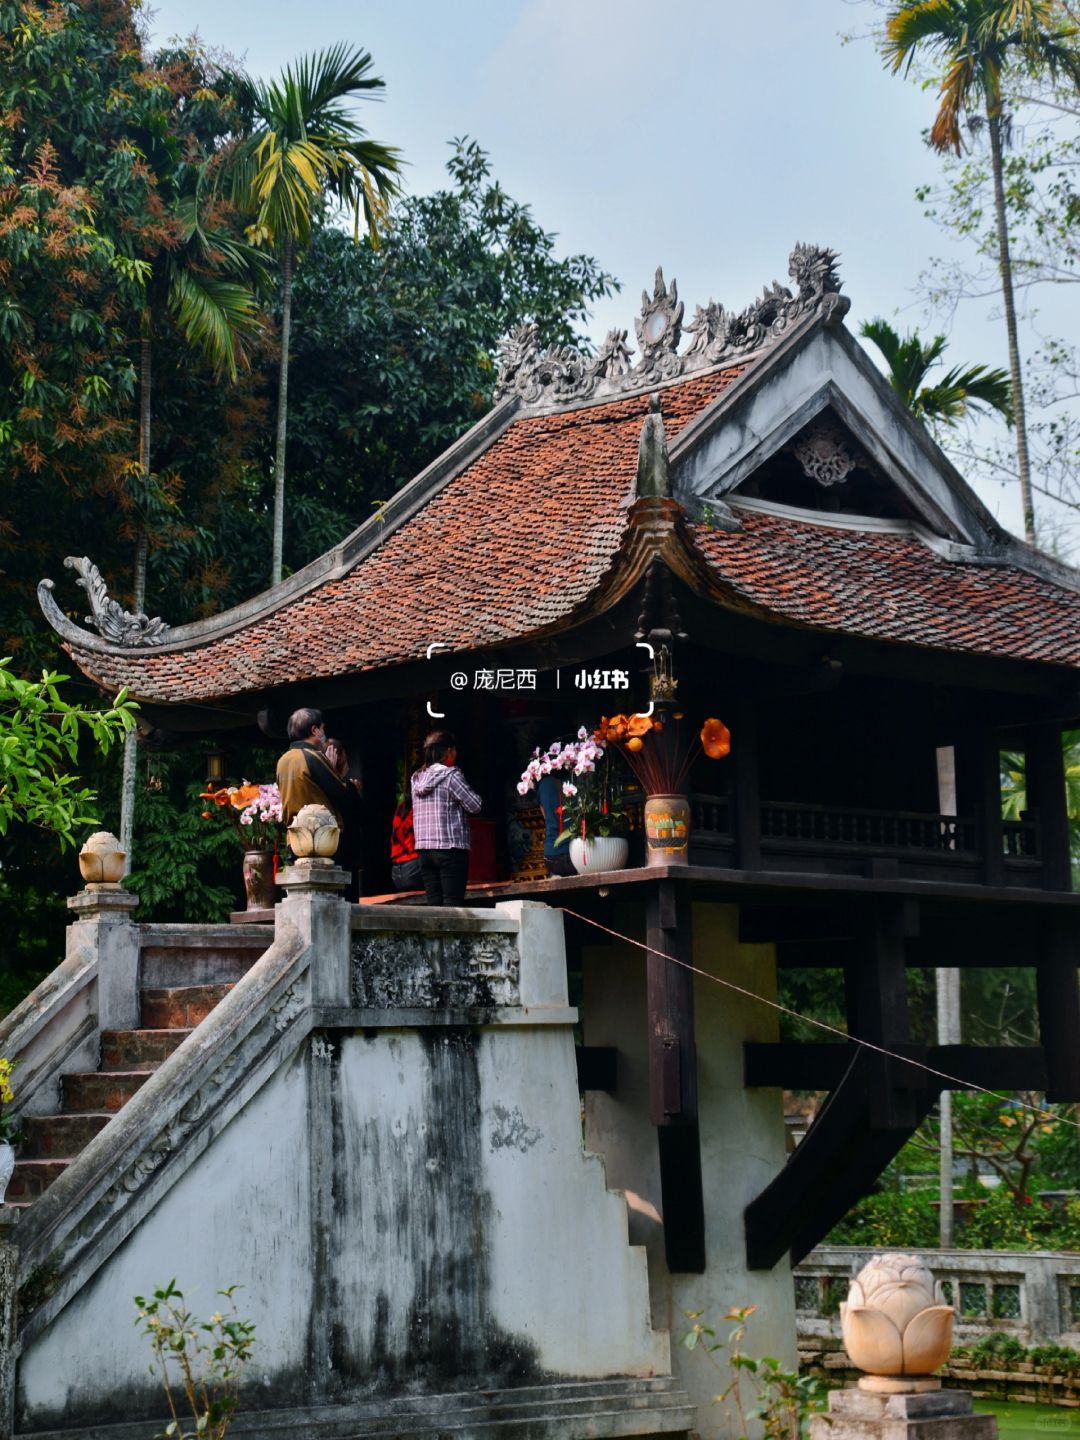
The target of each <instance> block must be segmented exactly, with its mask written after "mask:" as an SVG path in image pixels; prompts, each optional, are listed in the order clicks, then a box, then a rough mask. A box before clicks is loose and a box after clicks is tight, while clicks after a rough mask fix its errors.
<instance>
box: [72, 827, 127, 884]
mask: <svg viewBox="0 0 1080 1440" xmlns="http://www.w3.org/2000/svg"><path fill="white" fill-rule="evenodd" d="M126 858H127V857H126V854H125V852H124V851H123V850H121V849H120V841H119V840H118V839H117V838H116V836H115V835H112V834H110V833H109V831H108V830H98V831H96V832H95V833H94V834H93V835H91V836H90V838H89V840H87V842H86V844H85V845H84V846H83V847H82V849H81V850H80V851H79V871H80V873H81V875H82V877H83V879H84V880H85V881H86V883H87V884H88V885H118V884H119V883H120V881H121V880H122V879H123V878H124V861H125V859H126Z"/></svg>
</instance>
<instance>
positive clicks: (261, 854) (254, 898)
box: [244, 850, 274, 910]
mask: <svg viewBox="0 0 1080 1440" xmlns="http://www.w3.org/2000/svg"><path fill="white" fill-rule="evenodd" d="M244 894H245V895H246V896H247V908H248V909H249V910H272V909H273V908H274V852H273V851H272V850H245V851H244Z"/></svg>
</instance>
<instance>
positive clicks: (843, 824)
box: [761, 800, 978, 859]
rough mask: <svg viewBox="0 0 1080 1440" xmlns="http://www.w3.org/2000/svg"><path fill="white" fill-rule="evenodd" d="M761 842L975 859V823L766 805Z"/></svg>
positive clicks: (883, 812)
mask: <svg viewBox="0 0 1080 1440" xmlns="http://www.w3.org/2000/svg"><path fill="white" fill-rule="evenodd" d="M761 838H762V840H763V841H766V840H788V841H790V840H794V841H799V842H804V843H807V844H810V845H818V846H827V847H829V848H830V849H833V848H836V847H843V848H845V849H848V848H850V849H855V850H858V851H860V852H864V853H865V852H867V851H870V852H872V853H874V854H878V855H904V854H908V853H910V852H911V851H913V850H922V851H932V852H933V853H934V854H936V855H946V856H947V855H955V856H957V857H958V858H959V857H960V856H966V857H968V858H970V859H975V858H976V856H977V854H978V842H977V837H976V825H975V821H974V820H968V819H961V818H958V817H957V816H955V815H925V814H923V815H920V814H916V813H914V812H912V811H905V810H858V809H852V808H847V807H844V808H834V807H832V806H829V807H828V808H826V807H825V806H819V805H795V804H790V803H781V802H777V801H772V800H768V801H766V802H765V803H764V804H763V805H762V807H761Z"/></svg>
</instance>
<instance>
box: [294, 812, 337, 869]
mask: <svg viewBox="0 0 1080 1440" xmlns="http://www.w3.org/2000/svg"><path fill="white" fill-rule="evenodd" d="M286 833H287V834H288V837H289V849H290V850H291V851H292V853H293V854H294V855H295V856H296V858H297V859H298V860H308V859H311V858H318V859H323V860H328V859H329V858H330V856H332V855H334V854H335V853H336V852H337V848H338V841H339V840H340V839H341V831H340V829H339V828H338V822H337V821H336V820H335V819H334V814H333V811H332V810H328V809H327V808H326V806H325V805H305V806H304V807H303V809H301V810H299V811H298V812H297V815H296V819H295V820H294V821H293V822H292V824H291V825H290V826H289V828H288V831H287V832H286Z"/></svg>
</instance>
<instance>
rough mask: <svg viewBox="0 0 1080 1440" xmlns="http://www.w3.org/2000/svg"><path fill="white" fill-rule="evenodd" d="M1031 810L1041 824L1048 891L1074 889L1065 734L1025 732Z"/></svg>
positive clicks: (1041, 850)
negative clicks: (1062, 749) (1066, 789)
mask: <svg viewBox="0 0 1080 1440" xmlns="http://www.w3.org/2000/svg"><path fill="white" fill-rule="evenodd" d="M1024 755H1025V757H1026V765H1025V778H1026V781H1027V808H1028V809H1029V810H1030V811H1032V812H1033V813H1034V816H1035V818H1036V819H1037V821H1038V823H1039V857H1040V859H1041V860H1042V883H1043V889H1045V890H1071V889H1072V855H1071V851H1070V845H1069V808H1068V801H1067V798H1066V794H1065V760H1064V757H1063V755H1062V753H1061V731H1060V730H1059V729H1057V727H1056V726H1053V725H1049V726H1039V727H1038V728H1037V729H1035V728H1033V729H1030V730H1026V731H1025V732H1024Z"/></svg>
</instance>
